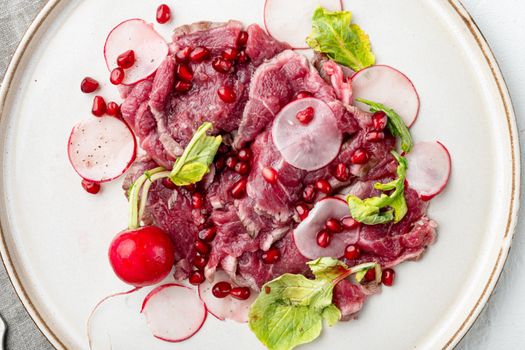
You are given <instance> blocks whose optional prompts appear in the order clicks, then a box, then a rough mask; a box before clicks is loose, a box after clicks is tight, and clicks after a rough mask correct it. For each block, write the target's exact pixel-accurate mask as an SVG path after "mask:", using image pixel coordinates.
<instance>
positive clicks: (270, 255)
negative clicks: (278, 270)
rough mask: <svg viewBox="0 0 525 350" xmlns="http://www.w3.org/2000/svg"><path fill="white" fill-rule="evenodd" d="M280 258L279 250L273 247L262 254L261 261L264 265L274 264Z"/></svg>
mask: <svg viewBox="0 0 525 350" xmlns="http://www.w3.org/2000/svg"><path fill="white" fill-rule="evenodd" d="M280 258H281V252H280V251H279V249H277V248H275V247H273V248H270V249H268V250H267V251H266V252H263V253H262V255H261V259H262V261H263V262H264V263H265V264H275V263H276V262H278V261H279V259H280Z"/></svg>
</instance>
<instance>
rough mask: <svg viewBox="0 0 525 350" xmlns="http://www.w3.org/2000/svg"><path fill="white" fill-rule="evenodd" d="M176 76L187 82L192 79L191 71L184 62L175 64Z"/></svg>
mask: <svg viewBox="0 0 525 350" xmlns="http://www.w3.org/2000/svg"><path fill="white" fill-rule="evenodd" d="M177 76H178V77H179V79H180V80H184V81H187V82H191V81H192V80H193V72H192V71H191V68H190V67H189V66H188V65H186V64H184V63H181V64H179V65H178V66H177Z"/></svg>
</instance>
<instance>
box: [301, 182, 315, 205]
mask: <svg viewBox="0 0 525 350" xmlns="http://www.w3.org/2000/svg"><path fill="white" fill-rule="evenodd" d="M315 195H316V191H315V188H314V186H312V185H308V186H306V187H305V188H304V190H303V200H304V201H305V202H307V203H312V202H313V201H314V198H315Z"/></svg>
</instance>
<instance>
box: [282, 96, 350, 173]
mask: <svg viewBox="0 0 525 350" xmlns="http://www.w3.org/2000/svg"><path fill="white" fill-rule="evenodd" d="M310 107H311V108H313V109H314V116H313V119H312V120H311V121H310V122H308V124H304V123H302V122H300V121H299V120H298V118H297V114H298V113H299V112H302V111H304V110H306V109H307V108H310ZM272 136H273V142H274V143H275V146H276V147H277V149H278V150H279V152H281V155H282V156H283V158H284V160H285V161H286V162H288V163H289V164H291V165H293V166H295V167H296V168H299V169H304V170H308V171H313V170H317V169H320V168H322V167H324V166H325V165H327V164H328V163H330V162H331V161H332V160H333V159H334V158H335V157H337V154H338V153H339V148H340V147H341V142H342V139H343V135H342V133H341V131H340V130H339V128H338V126H337V120H336V118H335V116H334V113H333V112H332V110H331V109H330V107H328V105H327V104H326V103H324V102H323V101H321V100H319V99H316V98H303V99H300V100H296V101H294V102H291V103H289V104H288V105H287V106H285V107H284V108H283V109H282V110H281V111H280V112H279V114H278V115H277V117H276V118H275V120H274V122H273V128H272Z"/></svg>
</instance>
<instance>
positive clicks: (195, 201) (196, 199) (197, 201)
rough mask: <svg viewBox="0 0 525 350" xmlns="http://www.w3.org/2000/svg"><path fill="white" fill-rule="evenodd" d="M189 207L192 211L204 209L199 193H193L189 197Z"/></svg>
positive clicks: (201, 196)
mask: <svg viewBox="0 0 525 350" xmlns="http://www.w3.org/2000/svg"><path fill="white" fill-rule="evenodd" d="M191 205H192V207H193V209H202V207H204V196H203V195H202V194H200V193H198V192H197V193H194V194H193V195H192V196H191Z"/></svg>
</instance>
